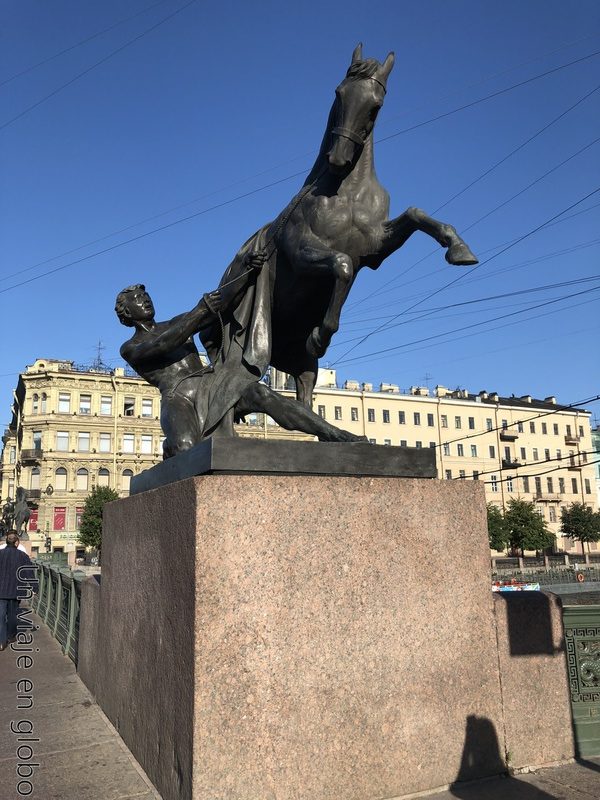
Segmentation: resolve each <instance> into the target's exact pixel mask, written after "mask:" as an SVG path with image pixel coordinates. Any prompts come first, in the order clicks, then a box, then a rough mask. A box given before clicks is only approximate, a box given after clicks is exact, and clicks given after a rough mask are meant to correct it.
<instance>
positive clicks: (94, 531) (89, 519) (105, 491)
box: [79, 486, 119, 555]
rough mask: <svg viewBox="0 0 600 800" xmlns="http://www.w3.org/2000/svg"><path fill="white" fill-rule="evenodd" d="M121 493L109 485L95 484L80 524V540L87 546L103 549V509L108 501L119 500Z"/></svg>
mask: <svg viewBox="0 0 600 800" xmlns="http://www.w3.org/2000/svg"><path fill="white" fill-rule="evenodd" d="M118 498H119V495H118V494H117V493H116V492H115V490H114V489H111V488H110V487H108V486H95V487H94V488H93V489H92V491H91V492H90V494H89V495H88V497H87V498H86V501H85V503H84V504H83V514H82V515H81V525H80V526H79V541H80V542H81V544H83V545H85V547H93V548H94V549H95V550H97V551H98V555H99V554H100V551H101V549H102V511H103V509H104V506H105V505H106V503H110V502H112V501H113V500H118Z"/></svg>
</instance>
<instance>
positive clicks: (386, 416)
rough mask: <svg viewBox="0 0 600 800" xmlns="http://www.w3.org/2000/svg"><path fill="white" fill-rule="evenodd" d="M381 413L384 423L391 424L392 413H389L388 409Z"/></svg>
mask: <svg viewBox="0 0 600 800" xmlns="http://www.w3.org/2000/svg"><path fill="white" fill-rule="evenodd" d="M381 413H382V414H383V421H384V422H386V423H387V422H389V421H390V412H389V411H388V409H387V408H384V409H383V411H382V412H381ZM340 419H341V417H340Z"/></svg>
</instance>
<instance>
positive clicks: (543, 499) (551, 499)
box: [533, 492, 562, 503]
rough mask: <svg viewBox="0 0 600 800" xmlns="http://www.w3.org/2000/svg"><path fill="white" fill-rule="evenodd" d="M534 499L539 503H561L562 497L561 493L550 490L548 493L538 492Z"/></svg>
mask: <svg viewBox="0 0 600 800" xmlns="http://www.w3.org/2000/svg"><path fill="white" fill-rule="evenodd" d="M533 499H534V500H535V501H536V502H538V503H560V501H561V499H562V498H561V496H560V495H559V494H556V493H552V492H548V494H542V492H536V493H535V494H534V496H533Z"/></svg>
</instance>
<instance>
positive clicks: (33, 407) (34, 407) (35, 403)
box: [31, 394, 40, 414]
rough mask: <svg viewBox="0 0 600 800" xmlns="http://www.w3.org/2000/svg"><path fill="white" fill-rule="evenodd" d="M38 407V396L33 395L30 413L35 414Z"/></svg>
mask: <svg viewBox="0 0 600 800" xmlns="http://www.w3.org/2000/svg"><path fill="white" fill-rule="evenodd" d="M39 407H40V396H39V395H38V394H34V395H33V397H32V398H31V413H32V414H37V413H38V410H39Z"/></svg>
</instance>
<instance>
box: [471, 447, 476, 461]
mask: <svg viewBox="0 0 600 800" xmlns="http://www.w3.org/2000/svg"><path fill="white" fill-rule="evenodd" d="M471 458H477V445H476V444H472V445H471Z"/></svg>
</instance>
